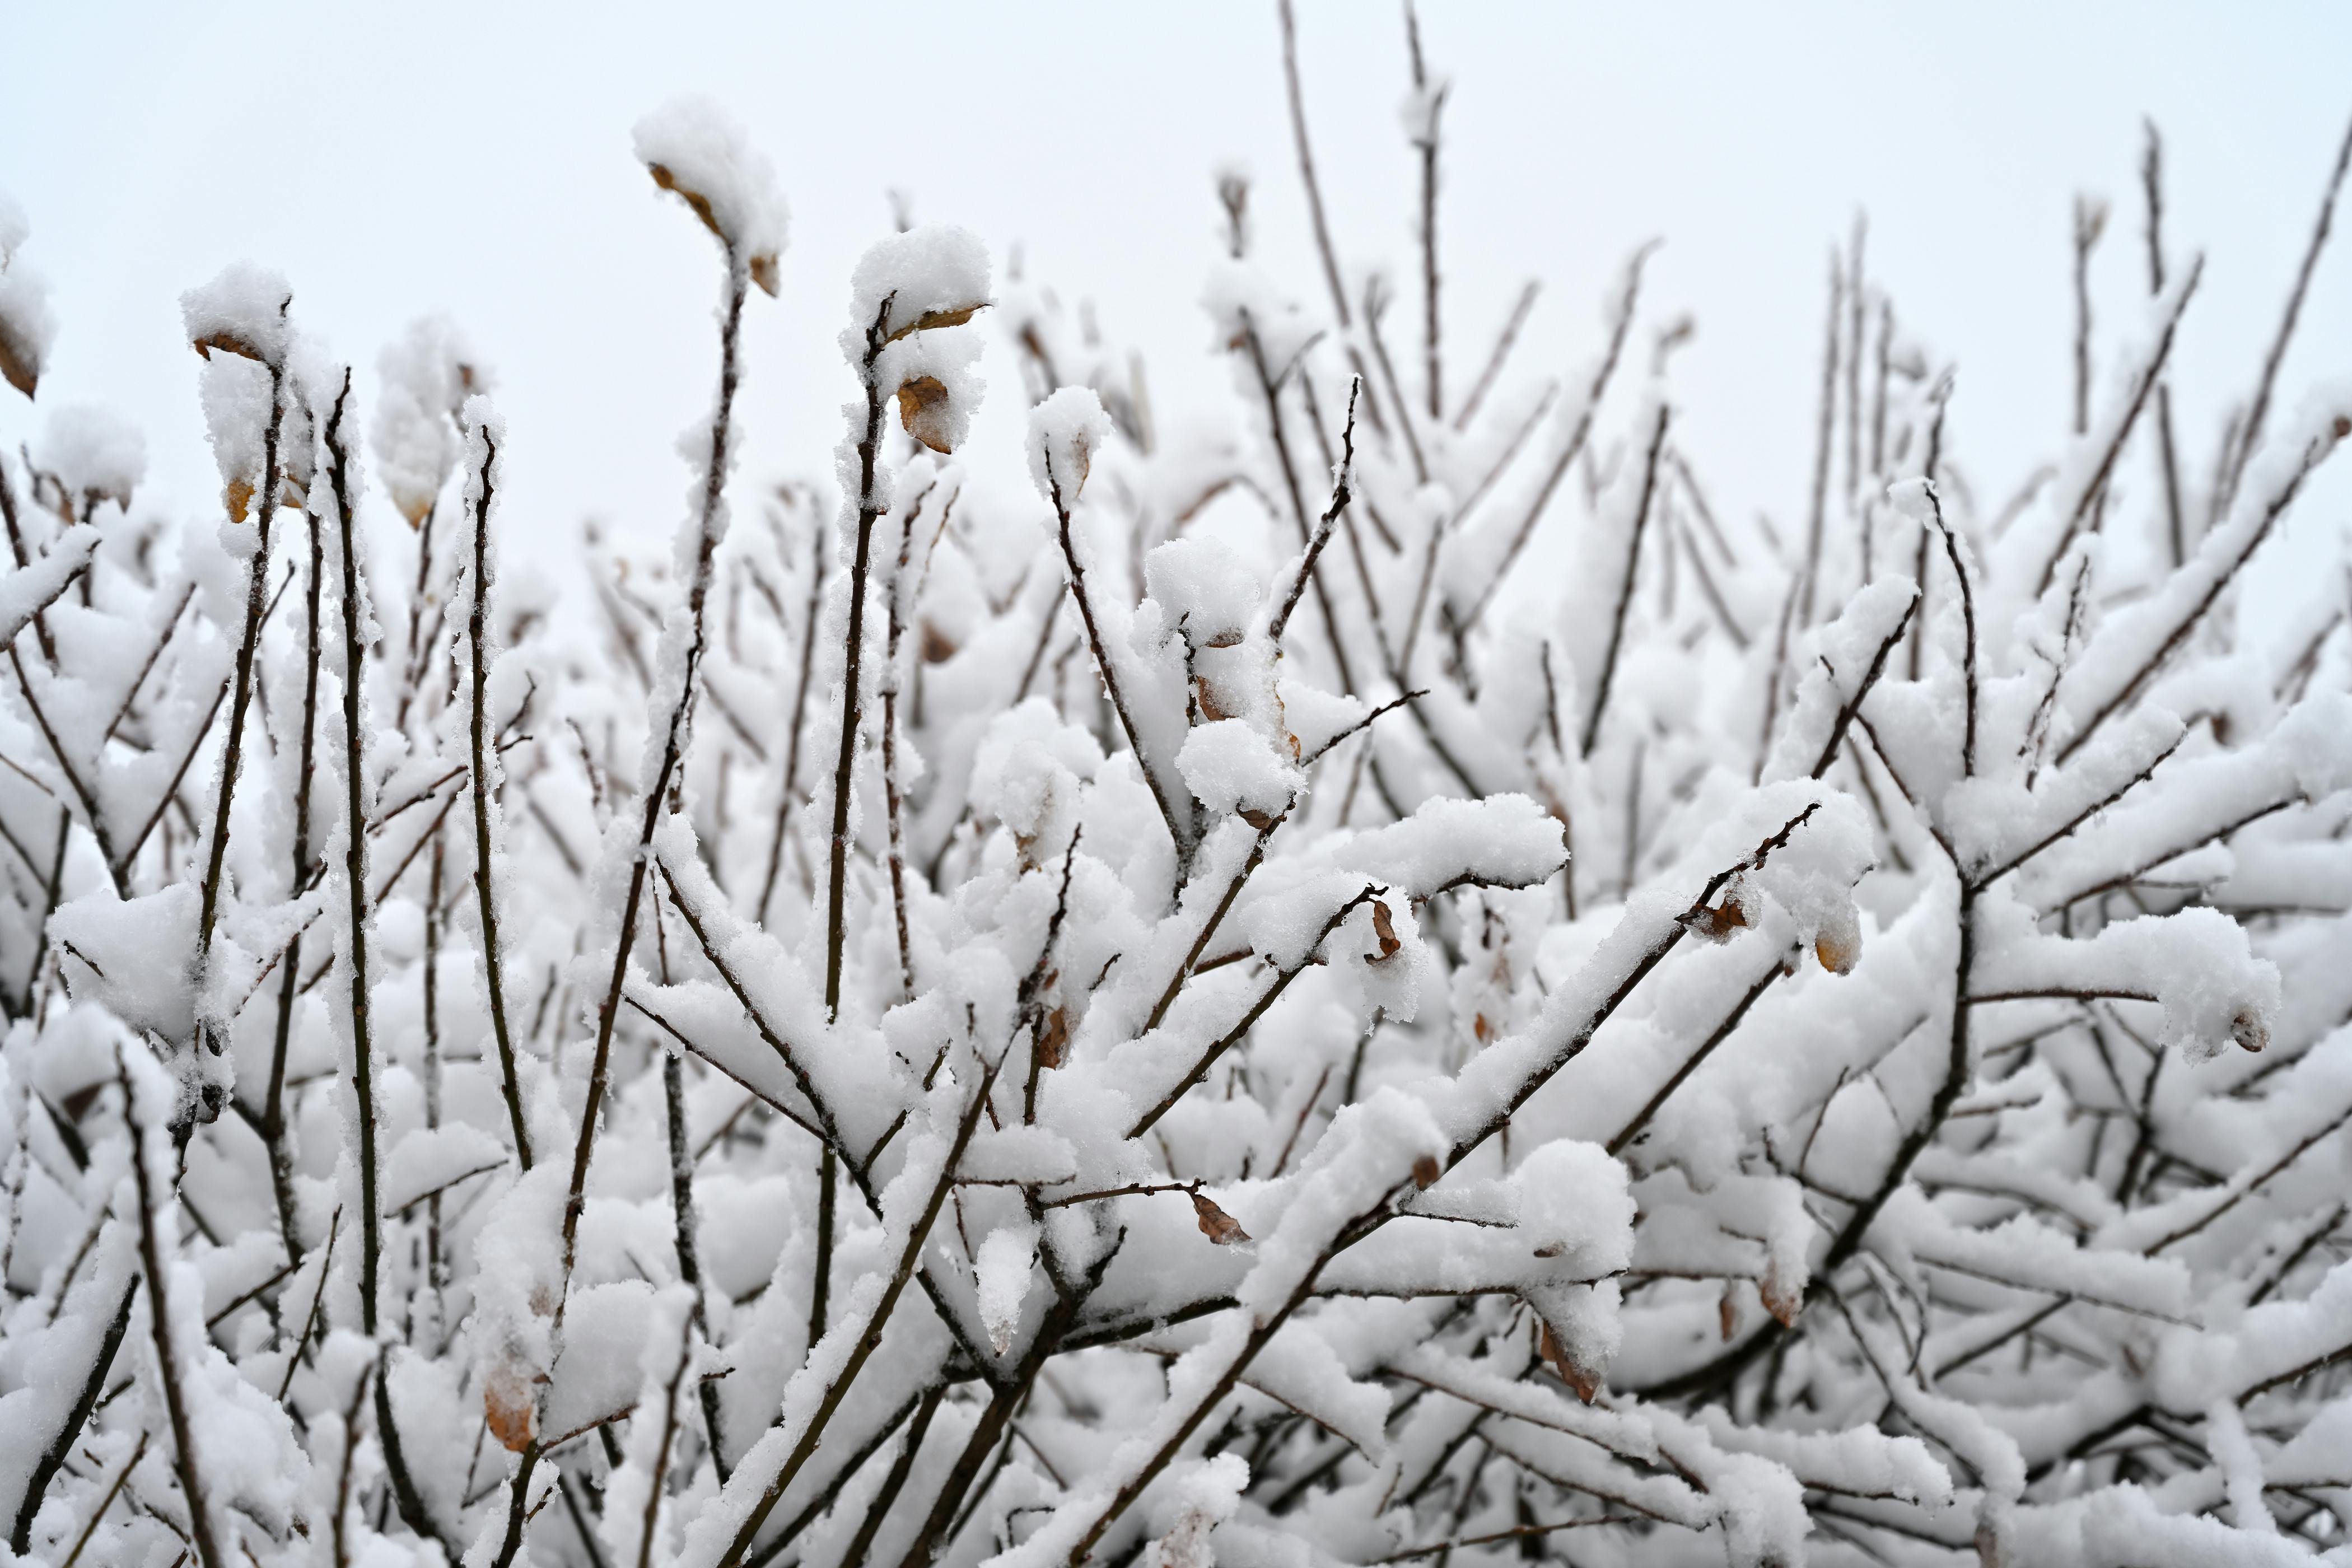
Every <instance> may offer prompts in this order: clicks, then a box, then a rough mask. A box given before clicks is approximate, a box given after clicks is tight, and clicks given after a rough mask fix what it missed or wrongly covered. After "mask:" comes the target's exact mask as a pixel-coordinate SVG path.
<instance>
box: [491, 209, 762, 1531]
mask: <svg viewBox="0 0 2352 1568" xmlns="http://www.w3.org/2000/svg"><path fill="white" fill-rule="evenodd" d="M750 279H751V273H750V270H749V268H748V267H747V265H746V263H745V262H744V261H743V260H742V258H739V257H735V256H733V255H731V254H730V257H729V258H728V267H727V307H726V310H725V312H724V314H723V315H722V317H721V319H720V326H719V409H718V412H717V413H716V414H715V415H714V416H712V418H711V422H710V468H709V472H708V473H706V474H705V476H704V478H703V485H702V505H701V509H700V516H699V517H698V519H697V520H696V522H697V527H698V531H699V539H698V545H697V547H696V551H695V557H694V572H693V576H692V579H691V581H690V582H689V584H688V588H687V598H686V610H685V614H686V616H687V623H688V626H689V627H690V628H691V630H690V633H689V636H688V641H687V648H686V668H684V669H683V670H681V671H680V672H679V674H678V689H677V700H675V701H673V702H672V703H671V704H670V710H669V713H668V715H667V722H666V723H665V725H664V727H663V740H662V753H661V761H660V763H658V764H657V765H656V767H655V769H654V775H653V777H651V778H649V779H647V780H646V793H645V817H644V819H643V822H642V824H641V825H640V826H639V827H638V830H637V852H636V854H635V856H634V857H632V858H631V860H630V864H629V890H628V892H627V894H626V895H625V897H624V899H623V900H622V903H621V925H620V930H619V931H617V932H616V933H615V934H614V940H613V974H612V978H611V979H610V980H609V981H608V982H606V984H605V987H604V1000H603V1001H602V1002H601V1003H600V1004H599V1005H598V1006H597V1009H596V1049H595V1056H594V1058H593V1060H592V1061H591V1063H590V1065H589V1069H588V1097H587V1100H585V1102H584V1103H583V1105H582V1106H581V1109H580V1139H579V1142H577V1143H576V1144H574V1145H573V1148H572V1186H571V1190H570V1192H569V1194H567V1195H566V1197H565V1200H564V1205H563V1279H564V1281H565V1283H566V1285H567V1287H568V1286H569V1284H570V1281H571V1279H572V1263H573V1261H574V1260H575V1258H577V1255H578V1246H579V1240H580V1214H581V1211H582V1209H583V1208H584V1207H585V1206H586V1205H587V1191H588V1162H589V1161H590V1160H591V1159H592V1158H593V1156H594V1154H595V1151H596V1117H597V1114H598V1112H599V1111H601V1110H603V1109H604V1086H605V1080H606V1078H607V1076H608V1075H609V1073H610V1072H611V1070H612V1061H613V1024H614V1019H615V1018H616V1017H617V1016H619V1014H620V1010H621V987H622V984H623V983H624V982H625V980H626V979H627V978H628V973H629V950H630V948H631V946H632V945H633V944H634V942H635V940H636V934H637V910H638V909H639V908H640V907H641V906H642V904H643V903H644V901H645V891H646V860H647V858H649V857H648V854H647V851H648V850H649V849H650V847H651V846H652V844H653V838H654V830H655V829H656V828H657V827H659V826H661V819H662V816H663V813H664V811H665V810H666V808H667V800H668V796H669V784H670V779H671V777H672V776H673V775H674V774H676V773H677V767H678V763H679V760H680V759H681V758H682V757H683V756H684V755H685V754H686V741H687V735H688V730H689V724H690V721H691V719H692V715H693V709H694V681H695V676H696V674H697V673H698V671H699V669H700V668H701V666H702V650H703V646H704V644H705V642H706V641H707V640H708V634H707V630H706V628H705V626H704V625H703V605H704V603H705V602H706V601H707V600H708V599H709V595H710V563H711V558H712V556H713V555H714V554H715V553H716V552H717V551H718V548H719V537H718V535H719V529H718V521H719V500H720V498H721V496H722V495H723V494H724V493H725V490H726V488H727V434H728V426H729V422H730V419H731V417H732V416H733V413H734V407H735V384H736V379H737V374H738V373H737V369H736V361H735V345H736V340H737V338H738V336H739V335H740V329H741V327H742V324H743V292H744V289H745V288H746V286H747V285H748V284H749V282H750ZM556 1310H558V1311H559V1312H561V1311H562V1301H561V1300H558V1302H557V1308H556ZM531 1458H532V1456H530V1455H526V1456H525V1465H526V1467H528V1466H529V1464H530V1461H531ZM517 1529H518V1531H519V1530H520V1526H518V1527H517Z"/></svg>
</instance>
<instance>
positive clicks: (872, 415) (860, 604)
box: [817, 294, 897, 1294]
mask: <svg viewBox="0 0 2352 1568" xmlns="http://www.w3.org/2000/svg"><path fill="white" fill-rule="evenodd" d="M895 298H897V296H896V295H895V294H890V295H885V296H884V297H883V300H882V305H881V308H880V309H879V310H876V311H875V312H874V321H873V323H872V324H871V325H869V326H868V327H867V328H866V357H865V359H864V360H863V361H862V362H861V363H860V365H859V367H858V368H859V373H860V375H861V378H862V379H863V380H864V381H865V383H866V433H865V434H864V436H862V437H860V438H859V439H858V443H857V541H856V550H855V553H854V554H853V556H852V558H851V561H850V566H849V632H848V637H847V638H846V639H845V643H844V646H843V649H842V677H841V745H840V748H839V749H838V751H837V752H835V756H834V763H833V837H832V841H831V843H832V850H831V855H830V858H829V860H828V863H827V868H826V872H825V884H824V1012H825V1016H826V1017H828V1018H835V1017H838V1016H840V1015H841V946H842V938H843V931H842V901H843V897H844V894H845V889H846V887H847V880H848V876H849V794H850V789H851V786H852V784H853V777H852V775H853V773H855V770H856V764H857V730H858V725H859V723H860V722H861V721H862V720H863V719H864V717H865V711H864V705H863V703H862V702H861V701H860V700H859V698H860V692H859V689H858V680H859V678H860V676H861V675H862V673H863V671H864V667H865V662H866V575H867V573H868V572H869V571H870V570H871V568H872V564H873V555H874V521H875V519H877V518H878V517H880V516H881V515H882V503H881V500H880V499H879V497H878V496H877V494H876V493H875V468H876V466H877V463H878V462H879V460H880V458H881V454H882V399H883V392H882V383H881V380H880V378H879V377H878V376H877V374H875V363H876V362H877V360H879V359H880V358H881V357H882V350H883V347H884V345H885V344H886V343H887V341H888V340H887V338H886V337H885V336H884V335H883V328H884V326H885V325H886V324H887V321H888V320H889V316H890V301H891V300H893V299H895ZM817 1289H818V1291H819V1293H820V1294H822V1292H823V1291H824V1283H823V1281H822V1279H820V1280H819V1283H818V1285H817Z"/></svg>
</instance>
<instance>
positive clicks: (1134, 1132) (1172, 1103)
mask: <svg viewBox="0 0 2352 1568" xmlns="http://www.w3.org/2000/svg"><path fill="white" fill-rule="evenodd" d="M1386 890H1387V889H1381V888H1373V887H1370V886H1367V887H1366V888H1365V889H1363V891H1361V892H1360V893H1358V894H1357V895H1356V896H1355V897H1354V898H1352V899H1349V900H1348V901H1347V902H1346V903H1344V904H1341V905H1340V906H1339V908H1338V909H1337V910H1333V911H1332V913H1331V916H1330V918H1329V919H1328V920H1326V921H1324V922H1323V930H1322V931H1321V932H1320V933H1319V934H1318V936H1317V937H1316V939H1315V941H1314V942H1312V943H1311V944H1310V945H1309V946H1308V947H1307V956H1306V957H1305V958H1302V959H1300V960H1299V961H1298V963H1297V964H1295V965H1293V966H1292V967H1290V968H1288V969H1284V970H1278V971H1276V973H1275V977H1274V981H1273V983H1272V984H1269V985H1267V986H1266V987H1265V989H1264V990H1263V991H1261V992H1259V993H1258V995H1257V1000H1255V1002H1252V1003H1251V1004H1250V1005H1249V1007H1248V1009H1247V1010H1246V1011H1245V1012H1244V1013H1243V1014H1242V1016H1241V1019H1240V1021H1239V1022H1237V1023H1236V1024H1234V1026H1233V1027H1232V1028H1230V1029H1228V1030H1226V1031H1225V1032H1224V1033H1223V1035H1221V1036H1219V1037H1217V1039H1216V1040H1215V1041H1214V1042H1213V1043H1212V1044H1211V1045H1210V1047H1209V1048H1208V1049H1207V1050H1205V1051H1202V1053H1201V1056H1200V1059H1199V1060H1197V1061H1195V1062H1194V1063H1193V1064H1192V1070H1190V1071H1189V1072H1187V1073H1186V1074H1185V1075H1184V1076H1183V1078H1182V1079H1180V1080H1179V1081H1178V1082H1177V1084H1176V1087H1174V1088H1173V1089H1170V1090H1169V1091H1168V1092H1167V1093H1166V1094H1164V1095H1161V1096H1160V1101H1159V1103H1158V1104H1156V1105H1154V1106H1153V1107H1152V1108H1151V1109H1150V1110H1147V1111H1145V1112H1144V1113H1143V1114H1142V1115H1141V1116H1140V1117H1139V1118H1138V1119H1137V1120H1136V1123H1135V1125H1134V1126H1132V1127H1130V1128H1129V1129H1128V1131H1127V1135H1128V1136H1129V1138H1140V1137H1142V1136H1143V1135H1144V1134H1145V1133H1146V1132H1149V1131H1151V1128H1152V1125H1153V1123H1155V1122H1157V1121H1159V1120H1160V1118H1161V1117H1163V1116H1165V1115H1167V1114H1168V1113H1169V1112H1170V1111H1171V1110H1174V1109H1175V1108H1176V1102H1177V1101H1179V1100H1182V1099H1183V1098H1184V1097H1185V1095H1187V1094H1189V1093H1191V1092H1192V1086H1193V1085H1194V1084H1197V1083H1199V1082H1200V1081H1201V1080H1202V1079H1204V1078H1206V1077H1208V1076H1209V1069H1210V1068H1213V1067H1214V1066H1216V1065H1217V1062H1218V1059H1219V1058H1222V1057H1223V1055H1224V1054H1225V1053H1226V1052H1227V1051H1229V1050H1231V1049H1233V1048H1234V1046H1236V1045H1238V1044H1239V1043H1240V1042H1241V1038H1242V1037H1243V1036H1244V1035H1246V1034H1248V1033H1249V1032H1250V1030H1251V1029H1252V1028H1253V1027H1254V1026H1255V1025H1256V1023H1257V1021H1258V1020H1259V1019H1260V1018H1262V1017H1264V1016H1265V1010H1266V1009H1267V1008H1269V1007H1271V1006H1273V1005H1275V1004H1276V1002H1278V1001H1280V1000H1281V999H1282V994H1283V993H1284V992H1285V991H1287V990H1289V989H1290V983H1291V982H1292V981H1294V980H1296V979H1297V978H1298V976H1299V975H1300V974H1302V973H1305V972H1306V971H1307V969H1308V968H1309V967H1311V966H1312V965H1313V963H1314V962H1315V954H1316V952H1318V951H1319V950H1320V949H1321V947H1322V946H1323V943H1324V942H1325V941H1326V940H1328V938H1329V936H1330V935H1331V933H1332V932H1333V931H1338V930H1339V927H1340V925H1341V923H1342V922H1343V921H1346V920H1347V918H1348V917H1349V915H1350V914H1351V913H1353V912H1354V911H1355V910H1356V908H1357V907H1358V906H1359V905H1360V904H1367V903H1370V902H1371V900H1373V899H1374V898H1375V897H1377V896H1379V895H1380V894H1381V893H1383V892H1385V891H1386Z"/></svg>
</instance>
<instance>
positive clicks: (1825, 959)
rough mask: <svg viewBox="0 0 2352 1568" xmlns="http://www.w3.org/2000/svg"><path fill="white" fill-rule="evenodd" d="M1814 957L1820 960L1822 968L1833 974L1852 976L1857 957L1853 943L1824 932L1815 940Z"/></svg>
mask: <svg viewBox="0 0 2352 1568" xmlns="http://www.w3.org/2000/svg"><path fill="white" fill-rule="evenodd" d="M1813 956H1814V957H1815V958H1817V959H1819V960H1820V961H1821V965H1822V968H1823V969H1826V970H1828V971H1829V972H1830V973H1832V974H1852V973H1853V961H1854V959H1855V957H1856V956H1857V955H1856V953H1855V952H1854V944H1853V943H1852V942H1843V941H1841V940H1839V939H1838V938H1836V937H1834V936H1832V935H1831V934H1830V933H1829V932H1827V931H1823V932H1822V934H1821V935H1819V936H1817V937H1815V938H1814V939H1813Z"/></svg>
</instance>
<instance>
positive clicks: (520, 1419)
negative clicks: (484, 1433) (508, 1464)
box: [482, 1367, 539, 1454]
mask: <svg viewBox="0 0 2352 1568" xmlns="http://www.w3.org/2000/svg"><path fill="white" fill-rule="evenodd" d="M482 1415H483V1418H484V1419H485V1420H486V1421H487V1422H488V1424H489V1428H490V1436H493V1437H496V1438H497V1439H498V1440H499V1442H500V1443H501V1444H503V1445H504V1446H505V1447H506V1450H507V1452H509V1454H520V1453H521V1452H522V1451H523V1450H524V1449H525V1448H528V1447H530V1444H531V1439H532V1438H533V1437H534V1436H537V1435H538V1427H539V1402H538V1401H537V1400H535V1399H533V1398H532V1397H531V1386H530V1381H529V1380H528V1379H526V1378H524V1377H523V1376H522V1375H521V1374H520V1373H517V1372H516V1371H514V1370H513V1369H512V1368H509V1367H500V1368H499V1370H497V1371H496V1372H493V1373H491V1374H490V1376H489V1378H488V1381H487V1382H485V1383H484V1384H482Z"/></svg>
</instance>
